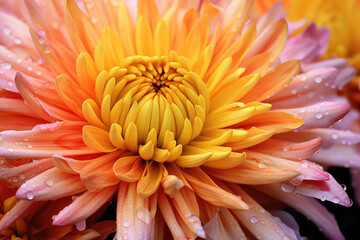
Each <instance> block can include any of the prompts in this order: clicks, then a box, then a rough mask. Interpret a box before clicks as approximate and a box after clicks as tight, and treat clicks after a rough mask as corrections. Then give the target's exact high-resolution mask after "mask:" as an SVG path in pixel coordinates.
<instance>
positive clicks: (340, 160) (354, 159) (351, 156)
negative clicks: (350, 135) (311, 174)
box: [310, 144, 360, 168]
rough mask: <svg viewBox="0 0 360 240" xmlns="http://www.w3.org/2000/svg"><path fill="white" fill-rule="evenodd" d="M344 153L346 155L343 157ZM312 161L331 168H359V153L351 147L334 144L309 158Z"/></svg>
mask: <svg viewBox="0 0 360 240" xmlns="http://www.w3.org/2000/svg"><path fill="white" fill-rule="evenodd" d="M344 153H346V155H344ZM310 159H311V160H312V161H315V162H317V163H320V164H322V165H326V166H331V167H336V166H337V167H345V168H349V167H355V168H360V161H359V159H360V153H359V152H358V150H357V149H356V148H354V147H353V146H345V145H338V144H334V145H332V146H331V148H328V149H320V151H319V152H318V153H317V154H315V155H313V156H312V157H310Z"/></svg>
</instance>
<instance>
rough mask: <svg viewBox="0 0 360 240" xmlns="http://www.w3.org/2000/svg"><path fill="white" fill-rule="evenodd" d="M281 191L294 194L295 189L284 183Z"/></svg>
mask: <svg viewBox="0 0 360 240" xmlns="http://www.w3.org/2000/svg"><path fill="white" fill-rule="evenodd" d="M281 190H283V191H284V192H286V193H290V192H293V191H294V190H295V187H294V186H292V185H289V184H285V183H282V184H281Z"/></svg>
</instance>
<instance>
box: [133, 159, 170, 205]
mask: <svg viewBox="0 0 360 240" xmlns="http://www.w3.org/2000/svg"><path fill="white" fill-rule="evenodd" d="M163 171H164V170H163V166H162V165H161V164H158V163H156V162H150V163H148V165H147V166H146V168H145V170H144V173H143V175H142V177H141V178H140V180H139V181H138V183H137V193H138V194H139V196H141V197H143V198H147V197H149V196H151V195H152V194H154V193H155V192H156V190H157V189H158V188H159V185H160V181H161V178H162V176H163Z"/></svg>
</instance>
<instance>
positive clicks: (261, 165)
mask: <svg viewBox="0 0 360 240" xmlns="http://www.w3.org/2000/svg"><path fill="white" fill-rule="evenodd" d="M267 167H268V166H266V165H265V164H264V163H259V168H267Z"/></svg>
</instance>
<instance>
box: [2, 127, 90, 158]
mask: <svg viewBox="0 0 360 240" xmlns="http://www.w3.org/2000/svg"><path fill="white" fill-rule="evenodd" d="M82 127H83V123H81V122H71V121H64V122H55V123H49V124H42V125H39V126H37V127H35V128H33V129H32V130H28V131H3V132H1V133H0V136H1V137H2V141H0V155H1V156H4V157H8V158H37V157H51V156H53V155H54V154H56V153H60V154H62V155H65V156H66V155H82V154H91V153H96V151H94V150H92V149H90V148H88V147H87V146H86V145H85V144H84V142H83V140H82V134H81V129H82Z"/></svg>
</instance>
